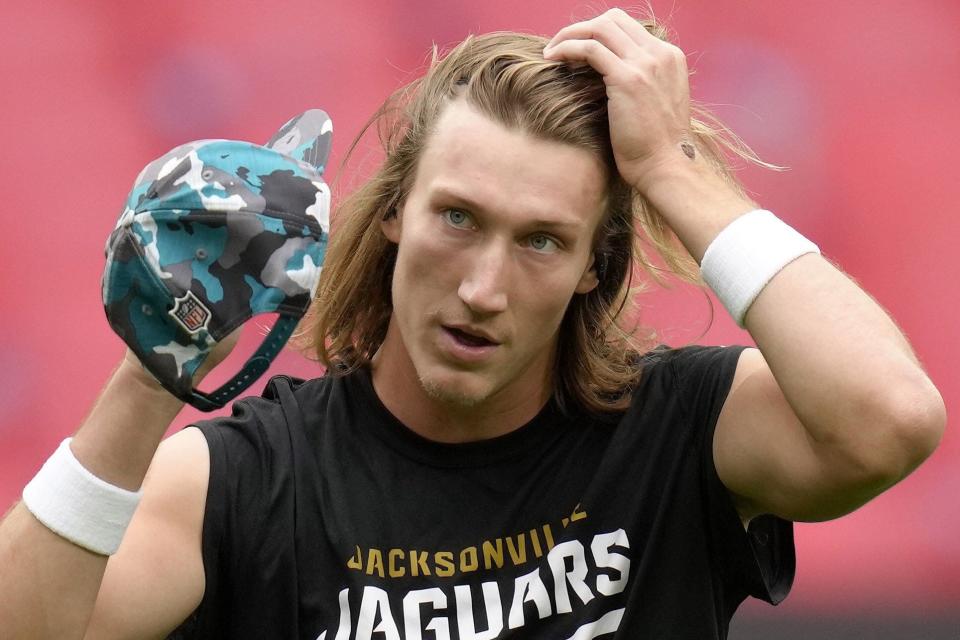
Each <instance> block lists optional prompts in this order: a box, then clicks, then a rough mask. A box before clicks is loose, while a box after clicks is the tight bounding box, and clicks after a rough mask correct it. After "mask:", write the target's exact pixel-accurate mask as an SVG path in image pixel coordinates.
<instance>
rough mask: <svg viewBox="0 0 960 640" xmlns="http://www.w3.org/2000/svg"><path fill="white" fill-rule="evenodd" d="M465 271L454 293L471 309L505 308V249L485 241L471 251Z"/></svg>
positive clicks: (487, 311)
mask: <svg viewBox="0 0 960 640" xmlns="http://www.w3.org/2000/svg"><path fill="white" fill-rule="evenodd" d="M471 253H473V254H474V255H472V256H470V260H469V266H468V270H467V273H466V275H465V276H464V277H463V279H462V280H461V281H460V288H459V290H458V291H457V295H459V296H460V299H461V300H462V301H463V303H464V304H466V305H467V306H468V307H469V308H470V310H471V311H473V312H474V313H476V314H479V315H490V314H494V313H500V312H503V311H506V309H507V283H508V278H509V273H508V266H509V255H508V252H507V251H506V250H505V249H503V248H500V247H498V246H496V244H494V243H489V244H487V245H485V246H481V247H476V248H475V250H474V251H471Z"/></svg>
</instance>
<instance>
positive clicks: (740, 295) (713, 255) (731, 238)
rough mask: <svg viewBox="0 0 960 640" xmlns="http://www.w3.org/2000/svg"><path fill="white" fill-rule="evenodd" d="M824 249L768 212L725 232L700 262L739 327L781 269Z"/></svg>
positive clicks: (755, 214) (759, 211)
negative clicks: (758, 297) (751, 306)
mask: <svg viewBox="0 0 960 640" xmlns="http://www.w3.org/2000/svg"><path fill="white" fill-rule="evenodd" d="M808 253H820V248H819V247H817V245H815V244H814V243H813V242H811V241H810V240H808V239H807V238H805V237H803V236H802V235H801V234H800V233H799V232H797V231H796V230H795V229H793V227H791V226H790V225H788V224H787V223H785V222H783V221H782V220H780V219H779V218H777V217H776V216H775V215H773V214H772V213H770V212H769V211H766V210H765V209H755V210H754V211H751V212H749V213H746V214H744V215H742V216H740V217H739V218H737V219H736V220H734V221H733V222H731V223H730V224H729V225H727V226H726V227H725V228H724V229H723V231H721V232H720V233H719V234H718V235H717V237H716V238H714V240H713V242H711V243H710V246H708V247H707V250H706V251H705V252H704V253H703V259H702V260H701V261H700V272H701V274H703V279H704V281H706V283H707V284H708V285H709V286H710V288H711V289H713V291H714V293H716V294H717V298H719V299H720V302H722V303H723V306H724V307H726V308H727V311H729V312H730V315H731V316H733V319H734V320H736V322H737V324H738V325H739V326H741V327H743V319H744V316H746V315H747V310H748V309H749V308H750V305H751V304H753V301H754V299H756V297H757V296H758V295H760V292H761V291H762V290H763V288H764V287H765V286H767V283H768V282H770V280H771V279H773V276H775V275H777V273H779V272H780V270H781V269H783V268H784V267H785V266H787V265H788V264H790V263H791V262H793V261H794V260H796V259H797V258H799V257H800V256H802V255H805V254H808Z"/></svg>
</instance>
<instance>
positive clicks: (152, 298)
mask: <svg viewBox="0 0 960 640" xmlns="http://www.w3.org/2000/svg"><path fill="white" fill-rule="evenodd" d="M332 132H333V126H332V123H331V121H330V118H329V117H328V116H327V114H326V113H324V112H323V111H320V110H317V109H313V110H310V111H307V112H306V113H304V114H302V115H300V116H298V117H296V118H294V119H292V120H291V121H290V122H288V123H287V124H285V125H284V126H283V127H282V128H281V129H280V131H278V132H277V134H276V135H275V136H274V137H273V138H272V139H271V140H270V142H268V143H267V146H260V145H256V144H253V143H249V142H238V141H234V140H199V141H195V142H190V143H187V144H184V145H181V146H179V147H177V148H176V149H173V150H172V151H170V152H169V153H167V154H166V155H164V156H162V157H161V158H158V159H157V160H154V161H153V162H151V163H150V164H148V165H147V166H146V167H145V168H144V170H143V171H142V172H141V173H140V175H139V176H138V177H137V180H136V182H135V183H134V186H133V189H132V191H131V192H130V195H129V196H128V198H127V202H126V206H125V207H124V209H123V212H122V213H121V215H120V219H119V221H118V222H117V225H116V227H115V228H114V230H113V232H112V233H111V234H110V237H109V239H108V240H107V246H106V257H107V263H106V269H105V271H104V274H103V304H104V309H105V311H106V314H107V319H108V321H109V322H110V326H111V327H112V328H113V330H114V331H115V332H116V333H117V334H118V335H119V336H120V337H121V338H123V340H124V342H126V343H127V345H128V346H129V347H130V349H131V350H132V351H133V352H134V353H135V354H136V355H137V357H138V358H139V359H140V362H142V363H143V366H144V367H145V368H146V369H147V371H149V372H150V373H151V374H152V375H153V376H154V377H155V378H156V379H157V380H158V381H159V382H160V384H162V385H163V387H164V388H165V389H167V390H168V391H170V393H172V394H173V395H175V396H177V397H178V398H180V399H182V400H184V401H186V402H189V403H190V404H192V405H193V406H195V407H197V408H198V409H202V410H204V411H210V410H213V409H217V408H219V407H222V406H223V405H224V404H225V403H226V402H228V401H229V400H231V399H233V398H235V397H236V396H237V395H238V394H239V393H240V392H241V391H243V390H244V389H246V388H247V387H249V386H250V385H251V384H252V383H253V382H254V381H255V380H256V379H257V378H258V377H259V376H260V375H262V374H263V373H264V372H265V371H266V370H267V367H269V365H270V362H271V361H272V360H273V359H274V357H275V356H276V355H277V353H278V352H279V350H280V348H281V347H282V346H283V345H284V344H286V342H287V340H288V339H289V337H290V334H291V333H292V332H293V330H294V328H295V327H296V325H297V322H298V321H299V320H300V318H301V317H302V316H303V315H304V313H306V311H307V308H308V306H309V305H310V301H311V300H312V299H313V295H314V293H315V291H316V287H317V282H318V281H319V278H320V269H321V266H322V264H323V257H324V253H325V251H326V245H327V234H328V232H329V210H330V190H329V188H328V187H327V185H326V183H324V181H323V178H322V177H321V176H322V174H323V170H324V164H325V163H326V161H327V156H328V155H329V151H330V139H331V136H332ZM262 313H277V314H278V318H277V321H276V322H275V324H274V326H273V329H272V330H271V331H270V333H269V334H268V335H267V336H266V339H265V340H264V341H263V343H262V344H261V345H260V347H259V348H258V349H257V350H256V352H255V353H254V354H253V355H252V356H251V357H250V358H249V359H248V360H247V361H246V363H245V364H244V366H243V368H242V369H241V371H240V372H239V373H238V374H237V375H235V376H234V377H233V378H232V379H231V380H229V381H228V382H227V383H226V384H224V385H223V386H222V387H220V388H219V389H217V390H215V391H213V392H210V393H204V392H202V391H199V390H197V389H194V388H193V380H192V378H193V374H194V373H195V372H196V370H197V368H198V367H199V366H200V365H201V364H202V363H203V361H204V360H205V359H206V357H207V356H208V355H209V353H210V350H211V349H212V348H213V346H214V345H216V344H217V342H219V341H220V340H222V339H223V338H225V337H226V336H227V335H229V334H230V333H231V332H232V331H233V330H234V329H236V328H237V327H239V326H240V325H241V324H243V323H244V322H246V321H247V320H249V319H250V318H251V317H253V316H255V315H257V314H262Z"/></svg>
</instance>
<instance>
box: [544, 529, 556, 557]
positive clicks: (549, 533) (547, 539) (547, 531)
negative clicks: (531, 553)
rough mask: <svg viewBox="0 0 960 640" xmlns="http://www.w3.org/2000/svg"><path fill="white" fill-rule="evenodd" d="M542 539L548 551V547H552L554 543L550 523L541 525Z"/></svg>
mask: <svg viewBox="0 0 960 640" xmlns="http://www.w3.org/2000/svg"><path fill="white" fill-rule="evenodd" d="M543 541H544V542H545V543H546V545H547V551H550V549H553V547H554V544H553V531H551V530H550V525H549V524H545V525H543Z"/></svg>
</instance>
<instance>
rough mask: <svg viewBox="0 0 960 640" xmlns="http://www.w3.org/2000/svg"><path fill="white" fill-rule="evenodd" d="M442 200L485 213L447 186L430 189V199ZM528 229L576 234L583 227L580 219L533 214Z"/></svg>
mask: <svg viewBox="0 0 960 640" xmlns="http://www.w3.org/2000/svg"><path fill="white" fill-rule="evenodd" d="M438 198H439V199H443V200H449V201H451V202H453V203H455V204H460V205H463V206H464V207H465V208H466V209H469V210H470V211H477V212H481V213H483V212H485V211H486V210H487V208H486V207H485V206H484V205H483V204H481V203H479V202H477V201H476V200H473V199H472V198H470V197H468V196H465V195H463V194H461V193H459V192H457V191H456V190H455V189H452V188H450V187H447V186H439V187H435V188H433V189H431V192H430V199H431V200H434V199H438ZM525 226H530V227H536V228H543V229H556V230H558V231H566V232H568V233H577V232H579V231H580V230H582V229H583V227H584V221H583V220H580V219H565V220H557V219H551V218H549V217H547V216H543V215H540V214H539V213H534V217H533V220H530V222H529V225H525Z"/></svg>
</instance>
